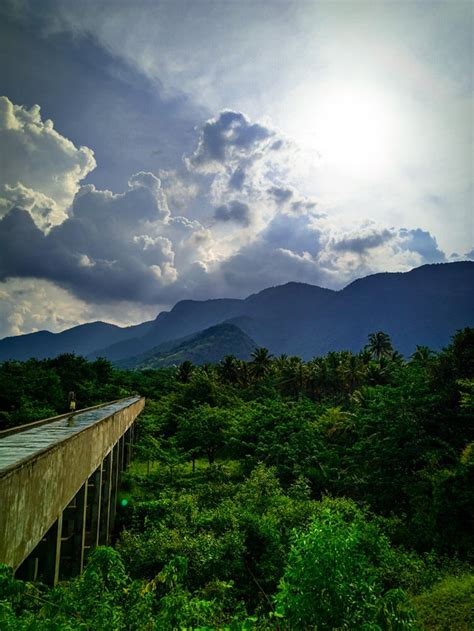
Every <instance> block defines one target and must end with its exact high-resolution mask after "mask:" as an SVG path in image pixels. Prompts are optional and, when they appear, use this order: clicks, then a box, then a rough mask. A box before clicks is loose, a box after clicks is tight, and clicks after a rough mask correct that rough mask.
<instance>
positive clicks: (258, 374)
mask: <svg viewBox="0 0 474 631" xmlns="http://www.w3.org/2000/svg"><path fill="white" fill-rule="evenodd" d="M272 357H273V355H272V354H271V353H270V351H269V350H268V348H264V347H263V346H261V347H260V348H256V349H255V350H253V351H252V362H251V363H250V370H251V373H252V376H253V377H254V378H255V379H257V380H258V379H261V378H262V377H265V375H267V374H268V373H269V372H270V367H271V365H272Z"/></svg>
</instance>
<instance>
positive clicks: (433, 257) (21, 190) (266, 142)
mask: <svg viewBox="0 0 474 631" xmlns="http://www.w3.org/2000/svg"><path fill="white" fill-rule="evenodd" d="M20 110H21V111H23V108H20ZM13 111H14V112H15V110H13ZM9 124H11V122H10V123H9ZM61 138H62V137H61ZM278 140H279V138H278V137H277V134H276V132H274V131H273V130H271V129H269V128H267V127H265V126H263V125H260V124H258V123H252V122H251V121H250V120H249V119H247V117H245V116H244V115H243V114H241V113H238V112H231V111H224V112H221V113H220V114H219V115H218V116H217V117H216V118H213V119H210V120H208V121H207V122H205V123H204V125H203V129H202V130H201V132H198V138H197V145H196V148H195V150H194V151H192V150H191V151H190V153H189V155H188V156H185V159H184V161H185V164H186V165H187V167H188V168H187V169H184V167H183V169H182V170H181V171H180V170H172V171H166V170H163V171H160V172H159V175H160V177H157V175H155V174H153V173H151V172H146V171H140V172H138V173H136V174H134V175H132V176H131V177H130V178H129V180H128V183H127V186H126V189H125V190H124V191H123V192H121V193H116V192H113V191H110V190H100V189H97V188H96V187H95V186H94V185H92V184H86V185H84V186H82V187H80V188H79V189H78V190H77V191H76V194H75V197H74V198H73V200H72V203H71V204H70V207H69V208H68V209H67V215H65V218H64V219H63V220H62V221H61V223H54V221H51V220H50V213H52V212H58V209H59V208H60V205H59V202H60V200H58V198H56V199H55V198H54V197H50V196H49V195H47V194H46V193H44V192H41V191H38V190H36V189H34V188H29V187H28V186H27V185H26V184H16V185H12V184H5V185H4V190H7V191H8V193H9V195H10V198H11V200H10V202H9V204H11V203H13V201H14V202H15V206H13V207H11V208H10V207H9V206H8V205H5V206H3V207H1V206H0V208H3V209H2V211H1V212H0V281H3V282H0V291H1V287H6V288H9V289H10V290H11V291H13V290H14V288H15V287H16V285H15V283H17V282H18V283H20V280H21V279H22V282H27V279H31V278H35V279H38V281H37V282H38V283H39V284H40V285H41V286H42V287H46V286H47V287H49V289H48V290H47V291H46V290H45V291H46V294H47V295H48V296H49V295H50V294H51V291H52V290H51V287H56V289H57V291H58V292H68V295H70V296H71V304H74V305H82V306H81V307H80V308H79V306H78V313H79V312H80V313H81V314H85V313H87V310H85V307H84V305H86V304H88V305H89V306H90V311H89V313H97V312H100V313H103V310H104V309H105V305H108V307H109V308H110V310H111V312H112V313H117V310H116V308H115V307H112V306H111V305H120V304H123V305H128V307H127V313H131V312H132V309H131V306H130V305H136V309H137V310H139V309H143V311H144V312H146V313H149V310H150V308H151V305H156V308H158V306H159V305H161V306H165V305H166V306H170V305H172V304H173V303H174V302H176V301H178V300H181V299H184V298H194V299H204V298H210V297H222V296H241V297H242V296H245V295H248V294H249V293H250V292H251V291H257V290H259V289H263V288H264V287H266V286H269V285H277V284H281V283H284V282H288V281H292V280H298V281H301V282H308V283H312V284H319V285H322V286H329V287H335V288H337V287H341V286H343V285H344V284H345V283H347V282H349V281H351V280H353V279H354V278H357V277H358V276H363V275H366V274H369V273H373V272H376V271H387V268H388V267H391V269H392V270H393V271H396V270H407V269H410V268H412V267H414V266H416V265H420V264H422V263H426V262H433V261H439V260H445V259H444V254H443V252H441V250H440V249H439V247H438V245H437V242H436V239H435V238H434V237H433V236H432V235H431V234H430V233H429V232H427V231H424V230H422V229H421V228H416V229H405V228H402V229H397V228H390V229H389V228H387V227H385V226H380V225H378V224H376V223H374V222H371V221H367V220H366V219H363V220H362V219H359V220H357V221H354V222H352V224H350V225H348V224H345V223H344V222H342V221H341V219H340V217H333V216H332V215H331V212H321V211H320V209H319V203H318V212H317V213H316V211H315V209H316V205H317V202H316V200H314V199H313V198H311V197H307V196H306V195H304V194H303V193H302V192H301V191H300V190H299V189H298V187H297V186H296V185H295V184H294V182H293V181H291V178H290V177H288V178H286V175H287V173H286V171H285V169H287V163H288V162H289V161H288V160H287V157H288V156H287V154H286V153H285V152H286V151H287V150H288V144H287V143H286V142H283V141H282V145H281V146H279V148H278V150H277V151H275V150H274V149H272V144H274V143H275V142H278ZM66 142H69V141H66ZM38 150H39V151H41V149H40V148H39V149H38ZM76 151H77V150H76ZM21 168H22V167H21V165H20V166H19V171H21ZM61 173H62V171H61V170H60V172H59V176H61ZM236 174H237V175H236ZM289 175H291V174H289ZM52 177H53V178H54V173H52ZM77 177H79V176H77ZM78 182H79V180H78V179H77V181H76V188H77V183H78ZM238 187H240V188H238ZM44 190H46V189H44ZM236 190H239V193H238V199H236ZM50 193H51V195H52V194H53V193H54V190H53V191H50ZM171 199H172V200H173V201H174V202H175V203H176V206H175V205H174V204H171V203H170V200H171ZM179 206H181V208H179V210H180V211H181V212H182V214H179V213H178V212H177V209H178V207H179ZM209 209H213V210H211V211H210V210H209ZM186 215H187V216H186ZM41 218H43V224H41V223H40V219H41ZM47 222H50V223H49V228H48V229H47V230H45V226H46V224H47ZM28 282H30V281H28ZM45 283H46V285H45ZM12 288H13V289H12ZM15 291H16V290H15ZM29 294H30V295H33V294H32V293H31V291H30V290H29ZM58 295H59V294H58ZM65 295H66V294H65V293H62V294H61V300H59V298H58V301H59V302H58V305H59V307H58V308H61V309H62V308H63V307H62V304H63V303H62V302H61V301H63V299H64V296H65ZM32 300H33V298H31V300H27V301H26V302H24V303H21V301H19V302H20V303H21V304H22V305H23V306H22V308H21V309H16V310H15V309H14V308H13V307H11V308H10V307H9V308H8V309H7V310H6V312H5V318H6V321H7V322H8V330H9V331H13V332H14V331H16V332H18V331H21V332H23V331H25V330H28V327H32V326H33V324H32V322H33V320H32V314H36V315H35V317H39V316H38V312H37V311H36V307H35V306H34V305H33V303H32V302H31V301H32ZM41 301H43V299H42V298H41V300H40V302H41ZM27 303H28V304H27ZM43 303H44V301H43V302H42V303H41V304H43ZM9 304H10V303H9ZM65 312H66V313H69V312H70V311H69V310H68V308H65ZM78 317H79V316H78ZM81 317H83V316H81ZM84 317H85V316H84ZM124 318H125V316H124ZM105 319H107V318H105ZM44 321H45V323H46V325H47V326H58V325H57V324H54V322H52V319H51V317H50V315H47V314H45V319H44ZM78 321H79V320H78ZM37 323H38V325H40V321H39V320H38V322H37ZM65 325H66V322H65Z"/></svg>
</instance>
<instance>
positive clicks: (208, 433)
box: [177, 404, 232, 465]
mask: <svg viewBox="0 0 474 631" xmlns="http://www.w3.org/2000/svg"><path fill="white" fill-rule="evenodd" d="M231 415H232V413H231V412H230V410H226V409H225V408H214V407H211V406H210V405H208V404H204V405H200V406H199V407H198V408H197V409H195V410H194V411H192V412H191V413H190V414H188V415H186V416H184V417H182V418H181V419H180V421H179V430H178V435H177V439H178V444H179V445H180V446H182V447H183V448H184V449H186V450H188V451H190V452H191V453H192V454H193V457H195V454H196V453H198V452H199V451H200V452H202V453H204V454H205V455H206V456H207V460H208V462H209V464H210V465H211V464H212V463H213V462H214V460H215V459H216V455H217V453H218V452H219V451H220V450H221V449H222V448H223V447H224V445H225V444H226V438H227V435H226V433H227V430H228V428H229V426H230V423H231Z"/></svg>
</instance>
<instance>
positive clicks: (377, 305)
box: [0, 261, 474, 367]
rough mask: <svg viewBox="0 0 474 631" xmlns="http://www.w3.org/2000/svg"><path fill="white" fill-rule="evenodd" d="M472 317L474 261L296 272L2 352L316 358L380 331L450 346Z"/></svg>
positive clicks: (11, 342)
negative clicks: (353, 274)
mask: <svg viewBox="0 0 474 631" xmlns="http://www.w3.org/2000/svg"><path fill="white" fill-rule="evenodd" d="M466 326H474V262H468V261H464V262H457V263H442V264H434V265H424V266H422V267H418V268H415V269H413V270H411V271H410V272H403V273H402V272H397V273H380V274H373V275H371V276H366V277H364V278H361V279H359V280H356V281H354V282H352V283H351V284H349V285H348V286H347V287H345V288H344V289H342V290H339V291H334V290H330V289H323V288H321V287H317V286H314V285H308V284H304V283H297V282H291V283H287V284H286V285H280V286H277V287H270V288H268V289H264V290H263V291H261V292H259V293H257V294H253V295H251V296H249V297H248V298H246V299H243V300H238V299H217V300H202V301H198V300H183V301H181V302H178V303H177V304H176V305H175V306H174V307H173V309H171V311H164V312H161V313H160V314H159V315H158V316H157V318H156V319H155V320H152V321H149V322H144V323H142V324H138V325H136V326H130V327H124V328H122V327H118V326H115V325H113V324H107V323H104V322H92V323H89V324H84V325H79V326H76V327H74V328H71V329H68V330H66V331H63V332H61V333H50V332H48V331H39V332H36V333H29V334H27V335H19V336H14V337H7V338H5V339H3V340H0V361H3V360H7V359H18V360H24V359H28V358H29V357H36V358H38V359H42V358H46V357H55V356H57V355H60V354H62V353H76V354H78V355H84V356H86V357H87V358H89V359H93V358H96V357H106V358H107V359H110V360H111V361H113V362H115V363H117V364H120V365H122V366H124V367H157V366H163V365H170V364H178V363H180V362H181V361H184V360H185V359H190V360H191V361H193V362H194V363H198V364H199V363H206V362H216V361H219V360H220V359H221V358H222V357H223V356H225V355H227V354H233V355H236V356H237V357H240V358H242V359H246V358H248V357H249V356H250V353H251V351H252V349H253V348H254V347H255V346H265V347H267V348H268V349H269V350H270V351H271V352H272V353H274V354H281V353H287V354H288V355H299V356H301V357H302V358H304V359H310V358H311V357H313V356H315V355H321V354H325V353H327V352H328V351H330V350H343V349H346V350H351V351H359V350H360V349H361V348H362V347H363V346H364V344H365V343H366V341H367V336H368V335H369V333H372V332H376V331H385V332H386V333H388V334H389V335H390V337H391V338H392V342H393V344H394V347H395V348H396V349H397V350H399V351H400V352H401V353H403V354H404V355H406V356H408V355H410V354H411V353H412V352H413V351H414V349H415V347H416V345H417V344H423V345H426V346H428V347H430V348H432V349H433V350H438V349H440V348H442V347H443V346H445V345H447V344H448V343H449V340H450V337H451V336H452V335H453V333H454V332H455V331H456V330H457V329H460V328H463V327H466Z"/></svg>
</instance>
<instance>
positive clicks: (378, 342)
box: [366, 331, 393, 362]
mask: <svg viewBox="0 0 474 631" xmlns="http://www.w3.org/2000/svg"><path fill="white" fill-rule="evenodd" d="M366 348H367V349H368V350H369V351H370V352H371V354H372V357H374V358H375V359H376V360H377V361H378V362H379V361H380V360H381V359H382V357H391V355H392V354H393V346H392V341H391V340H390V336H389V335H388V334H387V333H384V332H383V331H378V332H377V333H371V334H370V335H369V343H368V345H367V346H366Z"/></svg>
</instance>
